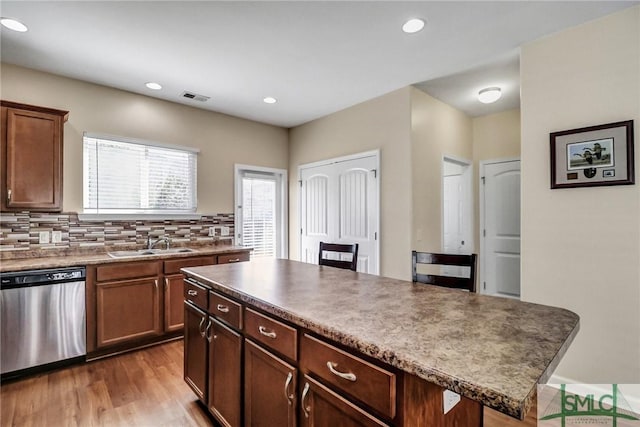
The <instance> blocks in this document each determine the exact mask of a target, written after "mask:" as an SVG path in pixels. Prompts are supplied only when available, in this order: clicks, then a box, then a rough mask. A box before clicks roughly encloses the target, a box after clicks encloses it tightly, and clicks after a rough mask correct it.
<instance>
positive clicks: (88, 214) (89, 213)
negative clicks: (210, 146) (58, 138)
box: [78, 132, 201, 221]
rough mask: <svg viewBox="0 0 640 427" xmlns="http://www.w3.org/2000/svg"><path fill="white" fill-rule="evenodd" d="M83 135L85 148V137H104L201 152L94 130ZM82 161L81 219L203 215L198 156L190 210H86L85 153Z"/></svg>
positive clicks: (175, 145)
mask: <svg viewBox="0 0 640 427" xmlns="http://www.w3.org/2000/svg"><path fill="white" fill-rule="evenodd" d="M82 136H83V138H82V146H83V150H84V139H85V138H95V139H103V140H110V141H116V142H123V143H128V144H137V145H143V146H148V147H159V148H166V149H171V150H178V151H183V152H191V153H194V154H196V155H197V154H199V153H200V150H199V149H197V148H192V147H187V146H184V145H177V144H165V143H159V142H155V141H149V140H144V139H138V138H130V137H124V136H117V135H109V134H101V133H93V132H83V135H82ZM82 162H83V164H82V170H83V178H82V191H83V196H82V200H83V203H82V204H83V212H82V213H81V214H79V215H78V217H79V219H81V220H88V221H91V220H100V219H114V220H119V219H154V218H158V217H162V218H164V219H198V218H200V217H201V215H199V214H196V211H197V205H198V166H197V157H196V165H195V169H194V176H193V180H194V204H195V206H194V208H193V209H189V210H154V209H150V210H145V211H137V212H127V211H126V210H123V211H122V212H97V213H96V212H93V210H85V209H86V203H85V198H86V194H85V188H86V179H87V165H86V164H85V162H84V154H83V160H82Z"/></svg>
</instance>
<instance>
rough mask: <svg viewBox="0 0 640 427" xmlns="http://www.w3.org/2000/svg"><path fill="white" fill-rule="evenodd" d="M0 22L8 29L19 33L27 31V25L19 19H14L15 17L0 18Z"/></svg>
mask: <svg viewBox="0 0 640 427" xmlns="http://www.w3.org/2000/svg"><path fill="white" fill-rule="evenodd" d="M0 24H2V25H3V26H4V27H7V28H8V29H10V30H13V31H18V32H20V33H24V32H25V31H27V26H26V25H24V24H23V23H22V22H20V21H16V20H15V19H11V18H0Z"/></svg>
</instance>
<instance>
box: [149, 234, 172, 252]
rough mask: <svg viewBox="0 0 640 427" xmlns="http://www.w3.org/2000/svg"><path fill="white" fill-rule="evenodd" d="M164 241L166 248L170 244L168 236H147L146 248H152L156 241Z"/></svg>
mask: <svg viewBox="0 0 640 427" xmlns="http://www.w3.org/2000/svg"><path fill="white" fill-rule="evenodd" d="M161 242H164V243H165V245H167V249H169V246H170V245H171V240H169V238H168V237H166V236H162V237H159V238H157V239H156V240H153V241H152V240H151V236H147V249H153V248H154V247H155V246H156V245H157V244H158V243H161Z"/></svg>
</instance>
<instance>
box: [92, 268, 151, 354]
mask: <svg viewBox="0 0 640 427" xmlns="http://www.w3.org/2000/svg"><path fill="white" fill-rule="evenodd" d="M96 323H97V345H98V348H100V347H105V346H109V345H113V344H118V343H122V342H126V341H133V340H137V339H140V338H147V337H153V336H157V335H160V334H161V333H162V326H161V323H160V290H159V289H158V279H157V278H153V277H151V278H145V279H135V280H122V281H118V282H104V283H98V284H96Z"/></svg>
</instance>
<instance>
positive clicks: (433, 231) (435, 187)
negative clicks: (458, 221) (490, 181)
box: [411, 87, 472, 252]
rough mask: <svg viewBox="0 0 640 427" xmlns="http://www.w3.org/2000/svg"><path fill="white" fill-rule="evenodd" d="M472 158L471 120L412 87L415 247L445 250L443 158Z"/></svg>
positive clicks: (427, 249)
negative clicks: (446, 156) (447, 156)
mask: <svg viewBox="0 0 640 427" xmlns="http://www.w3.org/2000/svg"><path fill="white" fill-rule="evenodd" d="M445 155H449V156H453V157H455V158H459V159H465V160H468V161H471V159H472V126H471V119H470V118H469V117H468V116H466V115H465V114H464V113H462V112H461V111H459V110H457V109H455V108H453V107H451V106H450V105H448V104H445V103H444V102H442V101H439V100H437V99H436V98H433V97H432V96H430V95H427V94H426V93H424V92H422V91H420V90H418V89H415V88H413V87H412V88H411V161H412V183H413V185H412V198H413V223H412V227H413V231H412V233H411V237H412V242H411V246H412V249H415V250H417V251H426V252H440V251H442V161H443V156H445Z"/></svg>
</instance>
